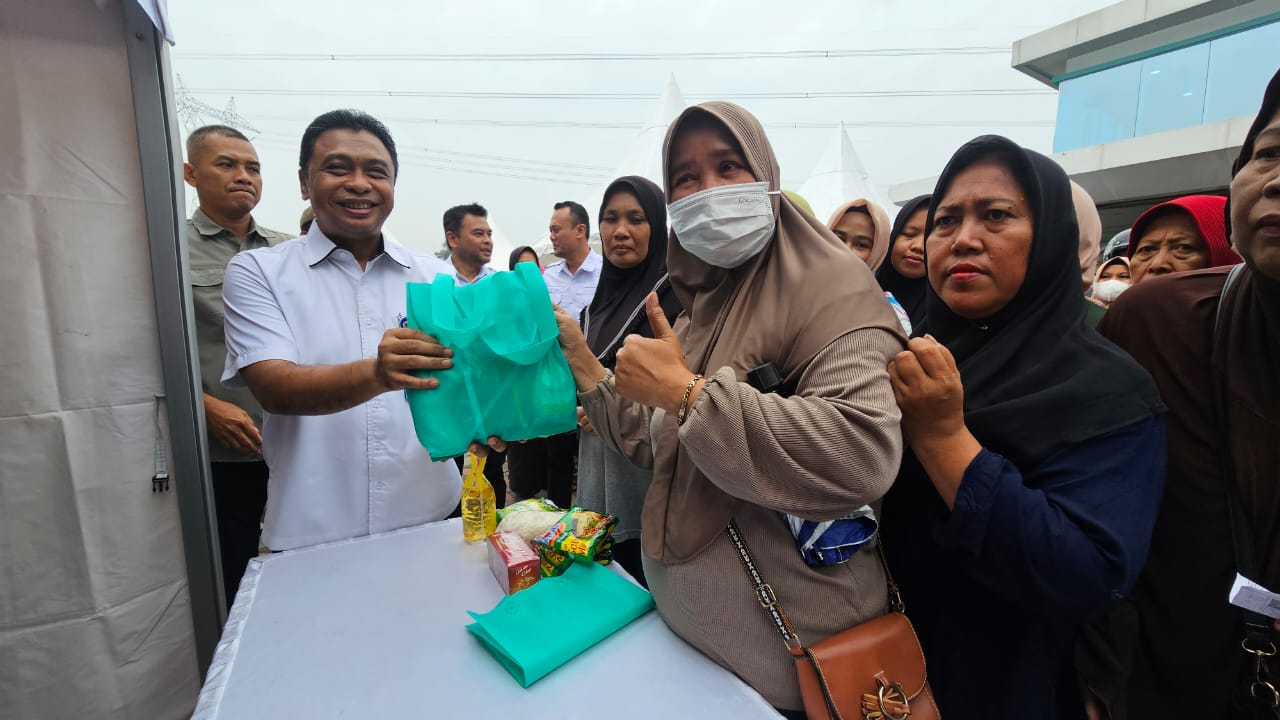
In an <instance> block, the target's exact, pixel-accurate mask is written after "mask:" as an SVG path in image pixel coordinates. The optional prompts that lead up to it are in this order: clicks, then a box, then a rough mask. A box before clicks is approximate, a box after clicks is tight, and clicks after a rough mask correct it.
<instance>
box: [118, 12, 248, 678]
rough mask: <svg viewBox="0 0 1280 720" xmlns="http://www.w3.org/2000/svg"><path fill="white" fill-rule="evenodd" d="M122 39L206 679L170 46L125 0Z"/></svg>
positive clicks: (209, 623) (194, 370)
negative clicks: (136, 138)
mask: <svg viewBox="0 0 1280 720" xmlns="http://www.w3.org/2000/svg"><path fill="white" fill-rule="evenodd" d="M124 11H125V40H126V45H127V48H128V57H129V77H130V80H131V82H132V85H133V110H134V115H135V117H136V123H137V129H138V156H139V160H140V162H141V166H142V187H143V199H144V204H145V207H146V218H147V236H148V241H149V244H150V248H151V275H152V282H153V285H154V288H155V300H156V320H157V325H158V328H159V334H160V338H159V340H160V360H161V368H162V370H163V373H164V387H165V395H166V397H167V402H166V405H167V408H168V416H169V441H170V447H171V453H172V454H171V457H170V462H169V472H170V475H171V476H172V481H173V484H174V486H175V488H176V490H177V493H178V513H179V517H180V518H181V522H182V540H183V548H184V552H185V555H186V563H187V583H188V590H189V592H190V596H191V619H192V625H193V627H194V631H195V644H196V661H197V663H198V665H199V671H200V676H201V677H204V674H205V672H206V671H207V670H208V668H209V663H210V662H211V661H212V659H213V653H214V650H215V648H216V647H217V644H218V639H219V638H220V637H221V635H222V624H223V622H224V620H225V619H226V607H225V601H224V600H223V587H222V573H221V566H222V562H221V557H220V556H219V551H218V544H217V542H215V541H214V537H215V536H214V528H216V527H217V522H216V519H215V516H214V505H213V492H212V483H211V479H210V477H209V464H208V457H209V450H208V445H207V441H206V439H205V437H206V436H205V425H204V404H203V399H204V398H203V395H202V391H201V386H200V372H199V367H198V364H197V362H198V361H197V360H196V358H197V357H198V355H197V354H196V345H195V329H194V315H193V312H192V302H191V287H190V283H189V275H188V271H189V268H188V266H187V246H186V235H185V234H184V233H183V232H182V230H183V227H182V223H183V220H184V219H185V217H184V213H183V212H181V210H180V209H181V208H184V207H186V205H185V200H184V198H183V189H182V179H181V175H180V171H179V168H180V164H181V158H182V154H181V151H180V149H179V142H180V141H181V139H180V138H179V137H178V135H179V130H178V125H177V118H176V115H175V113H174V97H173V88H172V85H171V80H170V78H172V77H173V74H172V72H171V69H170V67H169V54H168V47H167V46H166V45H165V43H164V39H163V38H162V37H161V36H160V34H159V33H158V32H157V31H156V29H155V26H154V25H152V23H151V20H150V18H148V17H147V15H146V14H145V13H144V12H143V11H142V9H141V8H140V7H139V5H138V3H137V2H136V1H134V0H124Z"/></svg>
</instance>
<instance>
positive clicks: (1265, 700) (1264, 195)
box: [1078, 72, 1280, 720]
mask: <svg viewBox="0 0 1280 720" xmlns="http://www.w3.org/2000/svg"><path fill="white" fill-rule="evenodd" d="M1231 176H1232V180H1231V193H1230V199H1229V201H1228V203H1227V208H1226V213H1227V215H1226V219H1227V221H1228V222H1227V230H1228V233H1229V237H1230V240H1231V246H1232V247H1234V248H1235V250H1236V251H1238V252H1239V253H1240V256H1241V257H1242V258H1244V264H1243V265H1236V266H1235V269H1234V270H1233V269H1232V268H1230V267H1215V268H1211V269H1207V270H1193V271H1191V272H1180V273H1173V274H1169V275H1162V276H1160V277H1156V278H1150V279H1148V280H1147V281H1145V282H1143V283H1142V284H1141V285H1135V286H1134V288H1133V289H1132V290H1126V291H1125V293H1124V294H1123V295H1121V296H1120V297H1119V298H1117V299H1116V301H1115V302H1114V303H1112V304H1111V308H1110V309H1108V310H1107V314H1106V316H1105V317H1104V318H1103V320H1102V322H1101V323H1100V324H1099V325H1098V330H1099V332H1101V333H1102V334H1103V336H1105V337H1106V338H1108V339H1109V340H1111V341H1112V342H1114V343H1116V344H1117V345H1119V346H1120V347H1121V348H1123V349H1124V350H1126V351H1127V352H1129V353H1130V354H1132V355H1133V357H1134V359H1135V360H1137V361H1138V362H1139V363H1141V364H1142V366H1143V367H1145V368H1147V369H1149V370H1150V371H1151V374H1152V375H1153V376H1154V377H1155V380H1156V384H1157V386H1158V387H1159V388H1160V392H1161V394H1162V395H1163V396H1164V399H1165V402H1166V403H1168V405H1169V478H1168V482H1167V483H1166V484H1165V492H1164V499H1163V501H1162V503H1161V506H1160V516H1159V518H1158V519H1157V521H1156V529H1155V535H1154V537H1153V539H1152V543H1151V552H1150V553H1149V555H1148V557H1147V564H1146V567H1145V568H1144V569H1143V571H1142V575H1141V578H1140V579H1139V581H1138V584H1137V586H1136V587H1135V588H1134V590H1133V593H1132V594H1131V595H1130V596H1129V597H1127V598H1125V599H1124V600H1123V601H1122V602H1120V603H1117V604H1116V606H1115V607H1114V608H1113V609H1112V611H1111V612H1110V613H1109V614H1108V615H1107V617H1106V618H1105V619H1104V620H1100V621H1098V622H1096V623H1094V624H1093V626H1092V628H1091V630H1092V632H1090V633H1089V634H1088V640H1089V641H1088V642H1087V643H1083V644H1082V646H1081V649H1080V653H1079V658H1078V660H1079V664H1078V667H1079V668H1080V676H1081V678H1082V680H1083V681H1084V685H1085V687H1086V688H1087V690H1088V692H1089V693H1090V694H1091V695H1093V696H1094V698H1095V700H1096V701H1097V702H1098V703H1100V705H1102V706H1103V709H1104V710H1105V713H1106V714H1105V716H1106V717H1111V718H1114V719H1116V720H1129V719H1133V720H1141V719H1143V718H1149V717H1190V718H1224V717H1230V718H1233V719H1235V718H1240V719H1244V718H1262V717H1266V718H1275V717H1280V698H1277V697H1276V696H1275V695H1273V694H1272V692H1273V691H1271V690H1268V689H1267V686H1266V685H1265V684H1264V683H1269V684H1270V685H1271V687H1272V688H1280V657H1277V656H1274V655H1273V656H1271V657H1265V656H1264V657H1261V658H1259V657H1258V656H1256V655H1253V654H1251V653H1249V652H1248V651H1247V650H1246V645H1247V646H1248V647H1250V648H1253V649H1256V650H1262V651H1263V652H1265V651H1267V650H1270V649H1274V648H1276V647H1277V646H1280V621H1277V623H1274V624H1273V623H1272V621H1271V619H1270V618H1265V617H1262V616H1259V615H1256V614H1253V615H1251V614H1248V613H1245V612H1243V611H1242V610H1241V609H1240V608H1238V607H1235V606H1232V605H1230V604H1229V603H1228V602H1227V597H1228V594H1229V593H1230V589H1231V586H1232V582H1233V581H1234V580H1235V576H1236V573H1237V572H1239V573H1241V574H1243V575H1245V576H1246V577H1248V578H1249V579H1250V580H1253V581H1254V582H1257V583H1259V584H1260V585H1262V586H1264V587H1266V588H1268V589H1270V590H1272V591H1280V444H1278V443H1277V442H1276V440H1277V439H1278V438H1280V375H1278V374H1277V372H1276V367H1277V365H1280V72H1277V73H1276V74H1275V75H1274V76H1273V77H1272V78H1271V82H1270V84H1269V85H1268V86H1267V89H1266V93H1265V94H1264V95H1263V99H1262V107H1261V108H1260V109H1259V110H1258V114H1257V116H1256V118H1255V119H1254V121H1253V125H1252V127H1250V128H1249V131H1248V133H1247V134H1246V135H1245V137H1244V142H1243V143H1242V144H1241V146H1240V154H1239V156H1238V157H1237V158H1236V161H1235V164H1234V165H1233V166H1232V168H1231ZM1233 273H1234V279H1231V280H1229V279H1228V278H1231V277H1232V275H1233ZM1232 500H1234V502H1232ZM1232 506H1234V507H1233V509H1230V510H1229V509H1228V508H1229V507H1232ZM1233 536H1234V538H1233ZM1237 542H1239V543H1240V546H1241V548H1242V549H1247V550H1246V551H1245V552H1244V553H1243V554H1242V555H1239V556H1238V555H1237V552H1236V544H1237ZM1250 555H1252V558H1250V557H1249V556H1250ZM1248 565H1252V567H1248ZM1259 660H1262V661H1263V662H1262V664H1261V666H1260V665H1259V662H1258V661H1259Z"/></svg>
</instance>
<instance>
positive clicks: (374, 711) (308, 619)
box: [194, 520, 778, 720]
mask: <svg viewBox="0 0 1280 720" xmlns="http://www.w3.org/2000/svg"><path fill="white" fill-rule="evenodd" d="M459 523H460V521H458V520H452V521H445V522H440V523H433V524H430V525H423V526H421V527H415V528H408V529H405V530H400V531H397V532H393V533H386V534H384V535H377V536H373V537H367V538H359V539H356V540H348V541H344V542H340V543H333V544H330V545H322V546H318V547H314V548H308V549H305V550H297V551H293V552H287V553H281V554H278V555H272V556H269V557H263V558H258V559H255V560H253V561H252V562H251V563H250V564H249V569H248V571H247V572H246V573H245V577H244V580H243V581H242V582H241V584H240V591H239V594H238V595H237V596H236V601H235V603H234V605H233V606H232V609H231V613H230V617H229V618H228V620H227V625H226V628H225V629H224V630H223V636H222V641H221V643H220V644H219V646H218V650H217V653H216V655H215V657H214V660H213V663H212V665H211V666H210V669H209V674H208V676H207V677H206V678H205V684H204V688H203V689H202V690H201V692H200V699H199V703H198V704H197V706H196V711H195V715H194V718H196V719H197V720H210V719H212V718H228V719H230V718H234V719H235V720H249V719H251V718H309V719H313V720H318V719H319V718H362V719H363V718H372V719H378V720H383V719H390V718H426V717H433V718H435V717H438V718H469V719H474V720H490V719H492V718H503V719H505V718H591V719H592V720H598V719H599V718H611V719H613V718H619V719H622V718H646V719H648V718H655V717H657V718H662V717H670V718H680V717H692V716H694V715H696V716H698V717H701V718H733V719H734V720H750V719H751V718H777V717H778V715H777V714H776V713H775V712H774V711H773V709H772V708H770V707H769V704H768V703H766V702H765V701H764V699H763V698H761V697H760V696H759V695H758V694H756V692H755V691H753V690H751V689H750V688H749V687H747V686H746V685H745V684H744V683H743V682H742V681H741V680H739V679H738V678H737V677H735V676H734V675H732V674H731V673H729V672H728V671H726V670H724V669H723V668H721V667H720V666H718V665H716V664H715V663H713V662H711V661H710V660H708V659H707V658H706V657H704V656H703V655H702V654H701V653H699V652H698V651H697V650H695V649H693V648H692V647H690V646H689V645H687V644H686V643H685V642H684V641H682V640H681V639H679V638H678V637H676V636H675V635H674V634H673V633H672V632H671V631H670V630H668V629H667V626H666V625H665V624H664V623H663V622H662V619H661V618H660V617H659V616H658V613H657V611H652V612H650V613H648V614H647V615H645V616H644V617H642V618H640V619H639V620H636V621H635V622H633V623H631V624H630V625H628V626H627V627H625V628H623V629H622V630H621V631H620V632H618V633H616V634H614V635H613V636H611V637H609V638H608V639H606V640H605V641H604V642H602V643H600V644H599V645H597V646H595V647H593V648H591V649H590V650H588V651H587V652H585V653H583V654H582V655H579V656H578V657H576V658H574V659H573V660H572V661H570V662H569V663H568V664H566V665H565V666H563V667H561V668H559V669H558V670H556V671H555V672H553V673H551V674H550V675H548V676H547V677H545V678H543V679H541V680H539V681H538V682H536V683H534V684H533V685H532V686H531V687H529V688H528V689H525V688H522V687H520V685H519V683H517V682H516V681H515V679H514V678H512V677H511V676H510V675H509V674H508V673H507V671H506V670H504V669H503V668H502V666H501V665H499V664H498V662H497V661H496V660H494V659H493V658H492V657H490V656H489V654H488V653H487V652H486V651H485V650H484V649H483V648H482V647H481V646H480V643H479V642H477V641H476V639H475V638H473V637H472V636H471V634H470V633H469V632H467V631H466V630H465V629H464V628H465V626H466V625H467V624H469V623H470V622H471V617H470V616H469V615H467V613H466V611H467V610H475V611H477V612H487V611H488V610H490V609H491V608H493V606H494V605H496V604H497V603H498V601H499V600H501V599H502V590H501V588H499V587H498V584H497V581H496V580H494V578H493V575H492V574H490V572H489V566H488V562H487V556H486V545H485V544H484V543H477V544H475V545H467V544H465V543H464V542H463V541H462V528H461V527H460V524H459ZM555 631H556V630H555V628H552V627H531V628H529V632H530V633H554V632H555Z"/></svg>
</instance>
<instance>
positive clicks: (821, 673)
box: [728, 520, 942, 720]
mask: <svg viewBox="0 0 1280 720" xmlns="http://www.w3.org/2000/svg"><path fill="white" fill-rule="evenodd" d="M728 533H729V540H730V541H732V542H733V546H734V547H735V548H736V549H737V551H738V557H739V558H741V560H742V565H743V567H744V568H746V571H747V575H748V576H749V577H750V578H751V582H752V583H754V584H755V592H756V600H757V601H759V603H760V606H761V607H763V608H764V609H765V611H766V612H768V613H769V616H770V617H771V618H772V619H773V622H774V624H775V625H776V626H777V628H778V632H779V634H781V635H782V642H783V643H784V644H785V645H786V646H787V650H788V651H789V652H790V653H791V654H792V655H794V656H795V659H796V675H797V676H798V677H799V680H800V694H801V696H802V697H803V698H804V711H805V714H806V715H808V716H809V720H855V719H856V718H863V719H864V720H939V719H940V718H941V717H942V715H941V713H939V712H938V706H937V704H936V703H934V701H933V692H932V691H931V690H930V689H929V682H928V675H927V673H926V671H925V662H924V651H923V650H921V649H920V640H919V638H917V637H916V631H915V629H914V628H912V627H911V621H910V620H908V619H907V616H906V615H904V614H903V607H902V596H901V594H900V593H899V592H898V586H897V584H896V583H894V581H893V575H892V574H890V573H889V565H888V563H885V562H884V551H883V550H882V549H880V562H881V563H882V564H883V565H884V568H885V574H886V576H887V577H888V581H889V608H890V611H889V612H888V613H887V614H885V615H882V616H880V617H878V618H875V619H873V620H868V621H866V622H864V623H862V624H860V625H856V626H854V627H851V628H849V629H848V630H845V631H843V632H840V633H837V634H836V635H832V636H831V637H829V638H827V639H825V640H822V641H820V642H817V643H815V644H813V645H811V646H806V645H805V644H804V643H802V642H801V641H800V638H799V637H797V636H796V633H795V630H794V629H793V628H792V626H791V621H790V620H788V619H787V615H786V613H785V612H784V611H783V610H782V605H780V604H779V603H778V598H777V596H776V595H774V592H773V588H772V587H770V586H769V584H768V583H766V582H765V581H764V579H763V578H761V577H760V572H759V571H758V570H757V569H756V564H755V562H754V561H753V560H752V559H751V551H750V550H748V549H747V543H746V541H745V540H743V538H742V535H741V534H740V533H739V532H738V526H737V524H736V523H735V522H733V521H732V520H731V521H729V527H728ZM876 547H877V549H879V548H880V546H879V540H878V539H877V544H876Z"/></svg>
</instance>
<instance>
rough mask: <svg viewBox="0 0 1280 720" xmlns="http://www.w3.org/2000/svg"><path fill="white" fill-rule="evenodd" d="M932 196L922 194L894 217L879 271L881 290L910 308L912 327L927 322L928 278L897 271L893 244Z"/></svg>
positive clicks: (904, 307)
mask: <svg viewBox="0 0 1280 720" xmlns="http://www.w3.org/2000/svg"><path fill="white" fill-rule="evenodd" d="M930 197H932V196H930V195H919V196H917V197H913V198H911V199H910V200H908V201H907V202H906V203H904V204H903V206H902V209H901V210H899V211H898V215H897V217H895V218H894V219H893V229H892V230H891V231H889V257H887V258H885V262H884V263H883V264H882V265H881V266H880V269H879V270H877V271H876V280H877V281H878V282H879V283H880V287H881V289H883V290H884V291H885V292H891V293H893V296H894V297H895V298H897V300H898V302H899V303H900V304H901V305H902V309H903V310H906V311H907V317H909V318H911V327H912V328H915V327H918V326H920V325H922V324H923V323H924V318H925V302H924V300H925V296H926V293H927V291H928V290H929V278H928V276H926V277H922V278H918V279H916V280H912V279H911V278H909V277H907V276H906V275H903V274H902V273H900V272H898V269H897V268H895V267H894V266H893V246H894V243H896V242H897V241H898V236H899V235H901V234H902V231H903V230H904V229H906V227H907V221H908V220H910V219H911V216H912V215H915V214H916V213H917V212H919V211H920V210H922V209H928V207H929V198H930Z"/></svg>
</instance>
